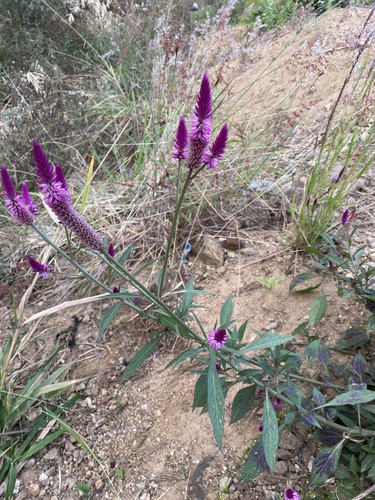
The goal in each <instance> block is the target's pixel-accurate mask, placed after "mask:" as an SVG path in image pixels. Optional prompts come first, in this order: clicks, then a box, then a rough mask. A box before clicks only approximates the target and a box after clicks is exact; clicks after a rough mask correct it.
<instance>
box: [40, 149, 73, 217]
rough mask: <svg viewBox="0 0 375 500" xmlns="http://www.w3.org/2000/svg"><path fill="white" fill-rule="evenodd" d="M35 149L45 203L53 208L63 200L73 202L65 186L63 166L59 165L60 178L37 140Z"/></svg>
mask: <svg viewBox="0 0 375 500" xmlns="http://www.w3.org/2000/svg"><path fill="white" fill-rule="evenodd" d="M33 150H34V161H35V166H36V173H37V175H38V182H39V185H40V187H41V188H42V194H43V195H44V201H45V203H46V204H47V205H48V206H49V207H51V208H52V209H53V205H54V204H55V203H57V204H59V203H60V202H62V201H65V202H68V203H71V198H70V194H69V192H68V190H67V189H66V188H65V187H64V184H65V179H64V175H63V174H62V171H61V168H60V167H59V169H58V173H57V176H58V178H56V172H55V171H54V169H53V167H52V165H51V164H50V163H49V161H48V159H47V157H46V155H45V154H44V151H43V149H42V148H41V147H40V145H39V143H38V142H37V141H34V142H33ZM61 176H62V179H61ZM65 185H66V184H65Z"/></svg>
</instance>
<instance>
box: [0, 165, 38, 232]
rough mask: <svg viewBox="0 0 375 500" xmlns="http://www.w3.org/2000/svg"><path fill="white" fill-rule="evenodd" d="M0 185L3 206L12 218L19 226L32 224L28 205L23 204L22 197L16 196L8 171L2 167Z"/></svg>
mask: <svg viewBox="0 0 375 500" xmlns="http://www.w3.org/2000/svg"><path fill="white" fill-rule="evenodd" d="M1 183H2V186H3V194H4V202H5V206H6V207H7V209H8V210H9V212H10V214H11V215H12V217H13V218H14V219H15V220H16V221H17V222H19V223H20V224H26V225H30V224H32V223H33V221H34V213H33V212H32V211H31V210H30V208H29V207H28V205H27V204H25V202H24V200H23V198H22V196H20V195H19V194H17V191H16V188H15V187H14V184H13V182H12V179H11V178H10V175H9V173H8V170H7V169H6V168H5V167H4V165H3V166H2V167H1ZM29 196H30V194H29ZM30 198H31V197H30Z"/></svg>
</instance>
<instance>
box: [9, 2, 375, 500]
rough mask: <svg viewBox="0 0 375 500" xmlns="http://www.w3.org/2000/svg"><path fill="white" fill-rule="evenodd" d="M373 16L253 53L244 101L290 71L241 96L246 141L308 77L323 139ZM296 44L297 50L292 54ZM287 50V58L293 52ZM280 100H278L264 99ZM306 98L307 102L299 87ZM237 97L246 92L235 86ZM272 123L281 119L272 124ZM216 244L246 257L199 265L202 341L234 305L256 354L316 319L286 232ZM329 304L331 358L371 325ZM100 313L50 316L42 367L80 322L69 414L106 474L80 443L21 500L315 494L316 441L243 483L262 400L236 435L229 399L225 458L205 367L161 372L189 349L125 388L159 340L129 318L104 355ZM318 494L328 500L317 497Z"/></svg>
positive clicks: (194, 263) (313, 121) (294, 447)
mask: <svg viewBox="0 0 375 500" xmlns="http://www.w3.org/2000/svg"><path fill="white" fill-rule="evenodd" d="M368 13H369V9H365V8H361V9H354V8H352V9H349V10H342V9H337V10H333V11H330V12H327V13H326V14H324V15H322V16H321V17H319V18H318V19H316V20H311V21H309V22H307V23H305V24H303V25H300V24H296V25H291V26H289V27H288V28H286V29H285V30H284V31H282V32H281V33H279V34H274V35H272V36H269V37H268V38H265V40H264V42H263V43H262V44H259V46H258V49H257V52H253V53H252V54H251V61H250V60H249V68H248V69H247V70H246V71H248V73H246V72H243V73H242V75H241V76H239V77H238V79H237V80H235V82H234V85H235V86H237V89H238V91H239V90H240V89H242V88H244V85H245V82H246V81H247V80H248V79H249V78H250V76H249V75H250V74H251V75H252V78H253V77H254V74H256V73H257V74H259V75H264V74H265V73H264V71H265V68H267V67H268V66H269V64H270V63H271V62H272V60H273V59H274V57H275V55H276V54H279V53H280V51H282V50H284V51H285V53H284V55H283V56H282V57H283V58H284V59H282V58H281V59H280V60H279V63H280V64H278V66H277V67H278V69H277V70H275V71H274V72H273V74H272V75H270V74H268V77H267V80H264V78H263V77H262V78H259V80H258V83H256V84H254V85H252V86H250V87H249V88H248V90H247V91H246V92H244V93H243V95H242V97H241V102H242V103H243V106H242V107H243V110H242V112H241V114H238V116H237V120H238V123H239V124H240V125H241V126H243V127H244V128H245V127H250V126H252V125H251V123H253V122H254V120H255V118H256V116H260V115H259V114H260V113H261V112H262V111H261V110H262V109H268V110H269V109H271V108H270V99H272V98H274V101H272V102H271V105H272V106H274V109H275V110H277V109H278V105H279V102H280V99H281V96H283V95H285V89H286V88H287V87H288V86H290V85H291V82H292V79H295V80H296V81H298V80H299V79H300V77H302V76H301V75H304V76H303V78H305V89H304V91H305V94H304V96H303V97H301V96H300V97H298V99H299V103H302V102H303V108H302V107H301V106H302V104H301V105H298V106H297V107H296V116H295V120H296V123H297V122H298V123H299V124H300V127H301V129H300V130H301V132H300V141H301V144H302V143H303V138H304V134H303V130H305V131H308V134H309V136H311V134H312V132H314V131H315V132H316V133H318V130H319V127H320V126H321V123H322V119H323V118H322V117H324V118H327V113H328V112H329V109H331V106H332V103H333V102H334V99H335V97H336V96H337V93H338V91H339V90H340V87H341V85H342V82H343V80H344V78H345V76H346V75H347V73H348V70H349V68H350V63H351V60H352V58H353V56H354V54H355V51H356V49H357V48H358V44H359V43H362V42H361V41H358V40H357V41H355V36H356V33H357V32H358V28H359V27H360V26H361V25H362V24H363V22H364V20H365V19H366V16H367V15H368ZM351 37H352V38H351ZM287 40H289V41H290V40H292V41H291V42H290V43H289V45H288V43H287ZM353 40H354V41H353ZM285 46H287V48H285V49H283V47H285ZM311 46H313V47H316V50H315V52H314V50H313V51H311ZM308 53H309V54H310V55H309V56H308ZM311 54H312V55H311ZM308 57H309V60H308V61H307V59H308ZM313 65H315V66H314V68H315V69H314V71H315V73H314V74H313V73H312V70H311V68H312V66H313ZM318 65H321V66H319V67H318ZM309 68H310V69H309ZM299 72H300V73H299ZM317 75H320V76H317ZM265 82H266V83H267V85H265ZM271 87H272V95H271V94H270V93H269V92H266V90H267V89H268V88H271ZM299 88H300V91H303V88H302V87H301V86H300V87H299ZM233 92H234V94H235V93H236V92H235V87H234V90H233ZM266 100H267V106H265V104H264V103H265V101H266ZM273 102H274V104H272V103H273ZM293 105H294V104H293ZM272 106H271V107H272ZM250 115H251V116H250ZM268 119H270V120H272V119H273V117H272V116H271V115H270V116H269V117H268ZM314 127H316V128H314ZM296 149H297V148H295V150H296ZM366 182H367V184H366V189H364V190H363V192H362V193H360V194H358V193H357V194H356V193H354V194H353V196H355V197H356V200H358V204H359V206H360V205H361V203H362V204H363V205H364V206H365V205H366V204H368V198H369V197H372V196H373V186H372V181H371V179H369V178H368V179H367V181H366ZM363 214H364V216H363V218H362V219H361V218H359V221H361V220H362V229H361V231H360V232H359V234H358V243H359V242H360V241H361V240H362V242H363V240H365V241H366V242H367V243H368V245H369V256H370V258H372V257H371V256H375V254H374V252H375V250H374V238H373V237H372V234H371V229H372V224H371V225H370V226H368V225H366V220H368V219H366V217H365V215H366V212H363ZM210 236H211V237H212V238H214V239H215V240H217V241H218V242H219V246H220V248H221V247H225V242H226V241H227V239H228V238H234V237H235V238H236V237H238V236H240V238H241V241H242V242H243V245H244V248H242V249H241V250H237V251H236V250H233V248H232V249H225V248H224V249H223V254H222V256H223V261H222V262H220V258H221V257H220V258H219V259H218V261H217V262H216V264H215V263H212V262H211V263H209V264H207V262H205V261H204V259H202V256H201V255H198V256H197V257H193V256H192V257H191V258H190V260H189V263H188V264H187V265H186V273H185V274H186V276H194V278H195V283H196V286H197V287H201V288H203V289H204V290H206V291H208V292H211V295H208V296H207V295H205V296H203V295H202V296H199V297H197V302H198V303H199V304H200V305H202V306H204V309H202V310H198V312H199V316H200V318H201V321H202V323H203V326H204V327H205V329H207V330H210V329H212V327H213V326H214V323H215V320H216V318H217V317H218V314H219V310H220V307H221V305H222V303H223V301H224V300H225V299H226V298H227V297H228V296H229V295H231V296H232V299H233V304H234V317H235V318H236V319H237V320H238V321H239V322H242V321H244V320H246V319H248V320H249V324H248V329H247V332H246V334H245V340H246V341H248V342H250V341H252V340H254V339H255V338H256V335H255V333H253V330H254V329H255V330H260V331H266V330H269V329H275V330H276V331H277V332H279V333H281V334H289V333H290V332H291V331H293V329H294V328H296V327H297V326H298V325H299V324H300V323H301V322H303V321H305V320H306V319H307V317H308V313H309V308H310V305H311V302H312V300H313V298H314V297H315V294H314V292H312V293H311V294H303V295H299V294H291V293H289V291H288V287H289V283H290V281H291V279H292V277H293V276H294V275H295V274H296V273H298V272H301V271H302V270H304V269H305V267H304V262H303V261H302V257H301V256H300V255H298V254H295V253H294V252H292V250H290V249H289V247H288V245H287V244H286V242H287V237H288V229H287V228H286V227H278V228H276V227H271V228H267V229H264V228H255V229H241V230H240V233H238V230H234V231H230V230H227V231H226V232H225V231H222V232H220V233H219V234H212V233H211V234H210ZM372 260H375V259H372ZM276 276H283V277H284V278H283V279H282V280H281V281H280V283H278V284H277V286H276V287H275V288H274V289H273V290H271V291H267V290H266V288H265V287H264V285H262V283H261V282H260V278H267V279H269V280H270V281H271V280H272V279H273V278H274V277H276ZM326 291H327V292H328V297H329V299H328V302H329V305H328V313H327V316H326V317H325V318H324V320H322V322H321V323H320V324H319V326H318V327H317V333H318V334H319V336H320V337H321V338H322V340H323V342H326V343H327V344H328V345H333V343H334V341H335V339H336V338H337V337H338V336H339V335H340V333H341V332H343V331H344V330H346V329H347V328H349V327H350V326H352V325H357V324H358V323H361V322H364V321H365V319H366V313H365V310H364V309H363V310H362V309H361V308H360V307H359V306H356V307H355V308H354V307H353V303H352V302H351V301H350V300H345V301H343V300H342V299H338V298H337V295H336V290H335V286H334V285H333V284H330V285H328V287H327V289H326ZM6 297H7V295H6V291H5V292H4V295H3V304H4V307H3V308H2V310H3V313H4V314H3V315H2V316H3V317H4V318H6V317H7V314H8V312H9V303H7V301H6ZM29 304H30V306H29V308H30V309H26V312H25V316H26V317H28V316H30V315H31V314H32V313H34V312H36V310H38V309H40V310H42V309H44V308H45V307H48V306H51V305H54V304H49V303H48V299H46V298H45V296H44V295H43V289H39V291H38V290H36V291H34V293H33V295H32V296H31V298H30V301H29ZM103 310H104V309H103V305H102V306H99V305H98V304H92V305H88V306H85V307H84V308H73V309H68V310H65V311H62V312H61V313H59V314H57V315H54V316H52V317H51V318H49V319H48V320H47V321H46V322H44V323H43V324H42V326H41V331H40V332H39V333H38V334H37V335H39V336H40V337H43V336H46V337H47V341H43V340H40V341H37V342H35V346H36V347H35V353H34V354H33V355H35V356H36V357H38V356H39V357H40V356H44V355H45V353H46V352H48V349H50V348H51V347H52V346H53V345H54V343H55V342H56V334H57V333H58V332H60V331H62V330H64V329H66V328H67V326H69V325H70V324H73V320H72V316H73V315H77V317H78V318H79V319H80V323H79V325H78V330H77V335H76V339H75V345H74V346H73V347H68V346H66V348H65V349H64V350H63V351H62V359H63V360H64V361H66V362H67V361H72V362H73V366H72V369H71V372H70V373H69V376H70V377H72V378H82V377H88V378H87V380H86V381H84V382H82V383H80V384H78V385H77V387H75V389H74V391H75V392H77V391H83V393H84V397H82V399H81V400H80V401H79V402H78V403H77V404H76V406H75V407H74V408H73V409H72V410H71V411H70V412H69V415H68V417H67V421H68V422H69V423H70V425H72V427H73V428H74V429H75V430H76V431H78V432H79V433H80V434H81V435H82V436H83V437H84V438H85V439H86V441H87V443H88V444H89V446H90V448H91V449H92V451H93V452H94V453H95V455H96V457H97V458H98V460H99V461H100V463H101V465H102V467H103V470H101V469H100V467H99V466H98V464H97V463H96V462H95V460H94V459H93V457H92V456H90V455H89V454H87V453H86V452H85V451H84V450H83V449H82V448H81V446H80V445H79V444H78V443H77V442H76V441H75V440H74V439H72V438H71V437H69V436H68V435H63V436H62V437H61V438H60V439H59V440H57V441H56V442H54V443H52V445H51V446H50V447H49V448H48V449H46V450H43V452H42V453H40V454H39V455H37V456H35V457H34V458H32V459H30V460H29V461H28V462H27V463H26V464H25V465H24V467H23V469H22V471H21V473H20V475H19V480H20V482H19V484H18V486H19V492H18V494H17V495H16V496H15V498H16V499H17V500H21V499H22V500H25V499H29V498H46V499H51V500H60V499H61V500H73V499H76V498H79V495H80V494H79V492H78V491H77V490H76V489H75V487H74V486H75V484H76V483H77V482H81V483H87V484H89V485H90V486H91V494H90V495H91V496H90V498H97V499H102V498H108V499H115V498H120V499H123V500H128V499H129V500H133V499H134V500H135V499H140V500H149V499H163V500H180V499H181V500H182V499H190V500H201V499H202V500H204V499H207V500H215V499H218V498H223V497H225V493H224V491H229V492H230V493H231V495H230V497H229V498H233V499H243V500H246V499H248V500H252V499H254V500H255V499H262V500H263V499H272V498H274V494H275V493H279V494H281V493H282V492H283V490H285V489H286V488H288V487H292V488H294V489H295V490H297V491H299V492H301V493H302V492H306V489H307V484H308V477H309V471H310V470H311V466H312V460H313V456H314V452H315V451H316V450H315V447H314V444H313V443H312V442H311V441H309V439H308V436H306V435H293V434H290V433H286V434H284V435H283V438H282V442H281V444H280V450H279V456H278V457H279V460H278V461H277V464H276V468H275V474H274V475H273V476H271V475H269V474H266V473H265V474H263V475H262V476H260V477H259V478H258V479H257V480H255V481H253V482H251V483H248V484H240V483H239V482H238V480H237V477H236V476H237V475H236V470H237V467H238V464H240V463H241V462H242V460H243V459H244V457H245V456H246V451H247V450H248V447H249V446H250V445H251V443H252V441H253V440H254V438H256V437H257V436H258V435H259V432H258V423H259V420H260V418H261V408H262V404H263V401H262V396H261V395H260V396H259V400H258V401H257V402H256V404H255V406H254V409H253V410H252V411H251V412H250V414H249V415H248V416H247V417H246V418H244V419H243V420H242V421H240V422H238V423H237V424H234V425H232V426H229V425H228V422H229V417H230V402H231V400H232V399H233V394H232V393H229V395H228V398H227V400H226V428H225V435H224V445H223V453H220V452H219V450H218V448H217V446H216V445H215V441H214V437H213V433H212V429H211V425H210V422H209V418H208V415H207V414H204V415H202V416H200V415H199V413H200V412H199V411H198V410H196V411H194V412H192V410H191V408H192V401H193V392H194V385H195V381H196V377H197V375H196V374H194V373H192V372H191V370H193V369H194V368H197V365H196V364H194V363H191V362H190V361H186V362H184V363H183V364H181V365H179V367H178V368H177V369H171V368H169V369H167V370H164V368H165V366H166V365H167V364H168V362H169V361H170V360H171V359H173V357H175V356H176V355H177V354H178V353H179V352H182V350H184V349H185V348H186V347H187V343H186V341H184V340H182V339H178V338H177V339H176V338H170V339H166V340H165V342H164V343H163V345H162V346H161V348H160V349H158V350H157V351H156V352H155V353H154V354H153V356H152V357H151V358H150V359H149V360H148V361H147V362H146V363H145V364H144V365H143V366H142V367H141V369H139V370H138V372H136V374H135V375H134V376H133V377H131V379H130V380H128V381H126V382H125V383H124V384H121V382H120V380H121V375H122V373H123V371H124V370H125V369H126V368H125V365H124V361H125V362H126V361H128V360H129V359H130V358H131V357H132V356H133V355H134V353H135V352H136V351H137V350H138V349H139V348H140V347H141V346H142V345H144V344H145V343H146V341H147V334H148V333H150V332H149V330H148V324H147V323H146V322H145V321H143V320H142V319H140V318H133V317H132V316H133V315H132V314H130V313H128V312H124V314H123V315H122V316H121V318H120V319H117V320H116V321H115V322H114V323H113V324H111V326H110V327H109V328H108V330H107V332H106V334H105V336H104V338H103V341H102V342H98V341H97V336H98V324H99V321H100V318H101V316H102V314H103ZM7 333H8V330H7V329H6V328H5V327H4V328H2V340H3V339H4V338H5V336H4V334H7ZM60 340H61V339H60ZM62 341H64V340H63V339H62ZM43 353H44V354H43ZM16 363H18V365H17V366H15V369H17V368H19V366H21V364H22V360H21V359H19V360H18V361H16ZM104 471H105V472H104ZM108 477H110V478H111V479H113V485H114V488H115V489H116V491H114V490H113V489H112V488H111V486H110V484H109V481H108ZM316 494H317V498H319V489H316ZM223 495H224V496H223Z"/></svg>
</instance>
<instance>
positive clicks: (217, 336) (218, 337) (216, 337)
mask: <svg viewBox="0 0 375 500" xmlns="http://www.w3.org/2000/svg"><path fill="white" fill-rule="evenodd" d="M226 341H227V332H226V330H212V332H210V333H209V334H208V343H209V345H210V346H211V347H213V348H214V349H220V348H221V347H223V345H224V344H225V342H226Z"/></svg>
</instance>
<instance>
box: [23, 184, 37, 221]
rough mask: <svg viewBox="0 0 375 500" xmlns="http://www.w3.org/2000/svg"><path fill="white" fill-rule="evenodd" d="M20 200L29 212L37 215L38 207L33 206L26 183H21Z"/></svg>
mask: <svg viewBox="0 0 375 500" xmlns="http://www.w3.org/2000/svg"><path fill="white" fill-rule="evenodd" d="M21 198H22V201H23V203H24V204H25V205H26V207H27V208H28V209H29V210H30V212H31V213H32V214H34V215H37V214H38V207H37V206H36V205H35V203H34V201H33V199H32V198H31V195H30V193H29V190H28V189H27V185H26V182H22V189H21Z"/></svg>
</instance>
